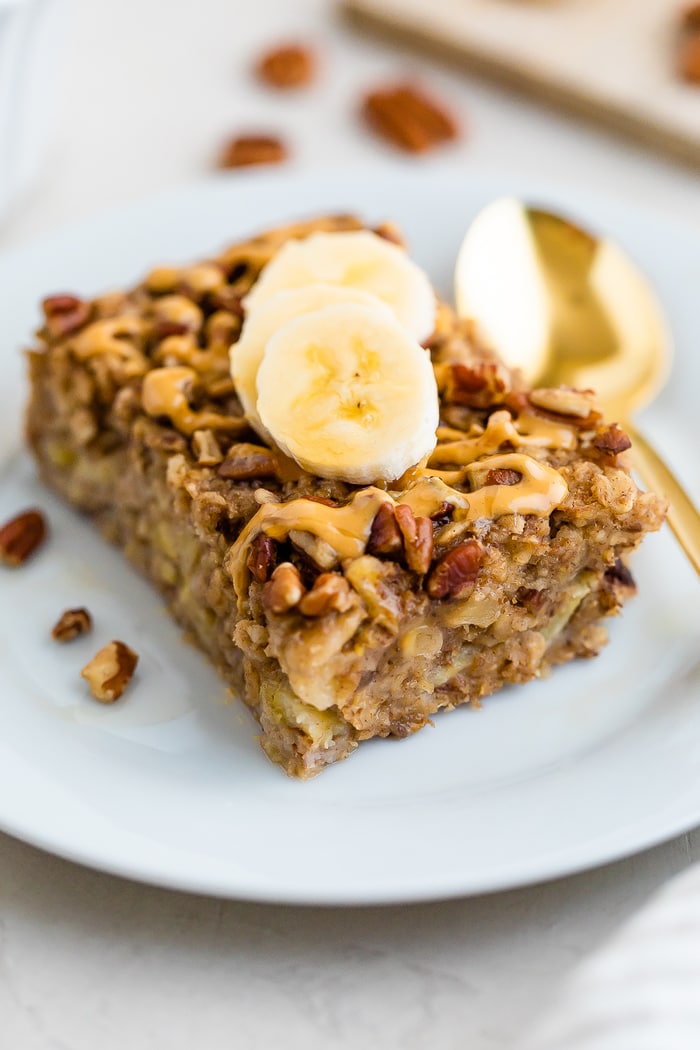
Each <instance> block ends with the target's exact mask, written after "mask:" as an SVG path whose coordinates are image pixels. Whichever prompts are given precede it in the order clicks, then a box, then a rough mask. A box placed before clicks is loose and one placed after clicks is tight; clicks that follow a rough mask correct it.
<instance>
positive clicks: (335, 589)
mask: <svg viewBox="0 0 700 1050" xmlns="http://www.w3.org/2000/svg"><path fill="white" fill-rule="evenodd" d="M351 605H352V591H351V590H350V584H349V583H348V581H347V580H346V579H345V577H344V576H341V575H340V573H339V572H323V573H321V575H320V576H318V577H317V578H316V581H315V583H314V585H313V587H312V588H311V590H310V591H307V593H306V594H305V595H304V597H303V598H302V599H301V601H300V602H299V612H300V613H302V614H303V615H304V616H326V615H327V614H328V613H331V612H341V613H342V612H347V610H348V609H349V608H350V606H351Z"/></svg>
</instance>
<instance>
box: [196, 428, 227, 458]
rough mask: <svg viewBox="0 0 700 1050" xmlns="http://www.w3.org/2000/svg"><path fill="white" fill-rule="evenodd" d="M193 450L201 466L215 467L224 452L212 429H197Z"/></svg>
mask: <svg viewBox="0 0 700 1050" xmlns="http://www.w3.org/2000/svg"><path fill="white" fill-rule="evenodd" d="M192 451H193V452H194V454H195V456H196V457H197V463H198V465H199V466H200V467H215V466H217V464H219V463H221V461H222V459H223V458H224V454H223V452H222V451H221V447H220V445H219V442H218V441H217V439H216V435H215V434H214V432H213V431H212V430H195V432H194V434H193V435H192Z"/></svg>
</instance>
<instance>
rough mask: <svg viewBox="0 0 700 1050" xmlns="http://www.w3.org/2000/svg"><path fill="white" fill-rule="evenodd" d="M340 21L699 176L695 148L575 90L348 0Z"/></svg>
mask: <svg viewBox="0 0 700 1050" xmlns="http://www.w3.org/2000/svg"><path fill="white" fill-rule="evenodd" d="M340 14H341V17H342V19H343V20H344V21H345V22H346V23H347V24H348V25H350V26H352V27H353V28H356V29H359V30H365V29H369V30H370V31H372V32H373V33H375V34H378V35H379V36H382V37H384V38H386V39H388V40H390V41H391V42H392V43H393V44H394V45H396V44H397V43H400V44H402V45H408V46H409V47H410V48H412V49H414V50H419V51H422V52H424V53H426V52H427V53H428V54H432V55H434V56H435V57H436V58H438V59H440V60H441V61H447V62H449V63H450V64H451V65H453V66H457V67H458V68H459V69H461V71H462V72H468V73H470V74H472V73H474V74H476V75H478V76H481V77H484V78H486V79H488V80H491V81H494V82H495V83H497V84H500V85H502V86H504V87H507V88H509V89H511V90H514V91H516V92H522V93H523V94H525V95H529V96H530V97H531V98H534V99H537V100H538V101H540V102H544V103H545V104H546V105H547V106H549V107H550V108H553V109H555V110H559V111H562V112H565V113H573V114H574V115H575V116H577V117H582V118H583V119H584V120H586V121H587V122H588V123H591V124H596V125H598V126H602V127H603V128H605V129H606V130H607V131H610V132H615V133H618V134H623V135H625V136H626V137H627V138H629V139H631V140H632V141H635V142H637V143H638V144H640V145H642V146H646V147H647V148H649V149H653V150H656V151H661V152H662V153H665V154H666V156H668V157H670V158H672V159H673V160H676V161H680V162H682V163H684V164H686V165H689V166H690V167H692V168H693V169H694V170H696V171H700V143H699V142H696V141H694V140H693V139H691V138H688V137H687V136H686V135H683V134H682V133H681V132H678V131H674V130H672V129H669V128H667V127H664V126H663V125H661V124H659V123H657V122H655V121H649V120H645V119H644V118H643V117H641V116H639V117H638V116H635V115H634V114H632V113H630V112H629V111H627V110H625V109H622V108H621V107H619V106H616V105H615V104H614V103H611V104H610V105H609V106H608V105H604V104H602V103H601V102H598V101H596V100H595V99H591V98H589V97H588V96H586V95H584V94H583V93H581V92H579V91H577V90H576V89H575V88H572V87H568V86H566V85H561V84H559V83H557V84H554V83H553V82H552V81H551V80H548V79H546V78H544V77H543V78H541V79H540V78H538V77H537V75H536V73H535V72H534V71H533V70H532V69H531V68H530V67H527V68H525V67H519V66H517V65H515V64H512V63H511V62H509V61H507V60H505V59H503V60H502V59H499V58H498V57H496V56H495V55H486V54H484V53H483V52H482V51H480V50H479V49H477V48H472V47H470V46H469V45H468V44H465V43H462V42H460V43H451V42H450V41H448V40H445V39H444V38H443V37H442V36H441V35H437V34H436V35H431V34H430V32H429V31H428V30H425V31H424V30H423V29H418V28H414V27H412V26H409V25H405V24H403V23H401V24H399V23H397V22H396V21H394V20H393V19H392V17H391V15H387V16H384V15H382V14H381V12H379V11H376V12H375V11H368V10H367V9H366V8H365V7H364V6H362V5H359V6H356V5H355V3H354V2H353V0H341V5H340Z"/></svg>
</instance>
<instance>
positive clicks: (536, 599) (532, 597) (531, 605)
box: [513, 587, 547, 612]
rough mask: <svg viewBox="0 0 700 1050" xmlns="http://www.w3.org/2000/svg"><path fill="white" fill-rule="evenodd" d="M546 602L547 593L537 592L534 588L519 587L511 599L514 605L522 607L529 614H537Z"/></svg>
mask: <svg viewBox="0 0 700 1050" xmlns="http://www.w3.org/2000/svg"><path fill="white" fill-rule="evenodd" d="M546 600H547V591H546V590H539V591H538V590H537V589H536V588H535V587H519V588H518V590H517V591H516V592H515V598H514V599H513V601H514V602H515V604H516V605H524V606H526V608H528V609H529V610H530V612H537V611H538V610H539V609H541V608H542V606H543V605H544V603H545V602H546Z"/></svg>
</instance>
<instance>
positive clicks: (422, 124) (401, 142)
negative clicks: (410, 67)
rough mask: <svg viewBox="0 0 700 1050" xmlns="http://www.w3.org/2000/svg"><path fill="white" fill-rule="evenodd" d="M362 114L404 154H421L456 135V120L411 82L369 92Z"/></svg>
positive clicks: (383, 136) (371, 125)
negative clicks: (404, 152) (405, 152)
mask: <svg viewBox="0 0 700 1050" xmlns="http://www.w3.org/2000/svg"><path fill="white" fill-rule="evenodd" d="M362 113H363V116H364V118H365V120H366V122H367V123H368V124H369V126H370V127H371V128H373V129H374V130H375V131H376V132H377V133H378V134H379V135H381V136H382V138H384V139H386V140H387V141H388V142H390V143H392V145H394V146H398V147H399V148H400V149H403V150H406V151H407V152H408V153H423V152H425V151H426V150H429V149H433V148H434V147H435V146H438V145H440V144H441V143H444V142H449V141H450V140H451V139H455V138H457V135H458V129H457V123H456V121H455V120H454V119H453V117H452V116H451V114H450V113H449V112H448V111H447V110H446V109H445V107H444V106H442V105H440V104H439V103H437V102H436V101H435V100H434V99H432V98H429V97H428V96H427V95H426V94H424V93H423V92H422V91H417V90H416V88H414V87H413V86H412V85H411V84H395V85H390V86H388V87H384V88H378V89H377V90H375V91H371V92H369V93H368V94H367V95H366V96H365V99H364V101H363V104H362Z"/></svg>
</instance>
